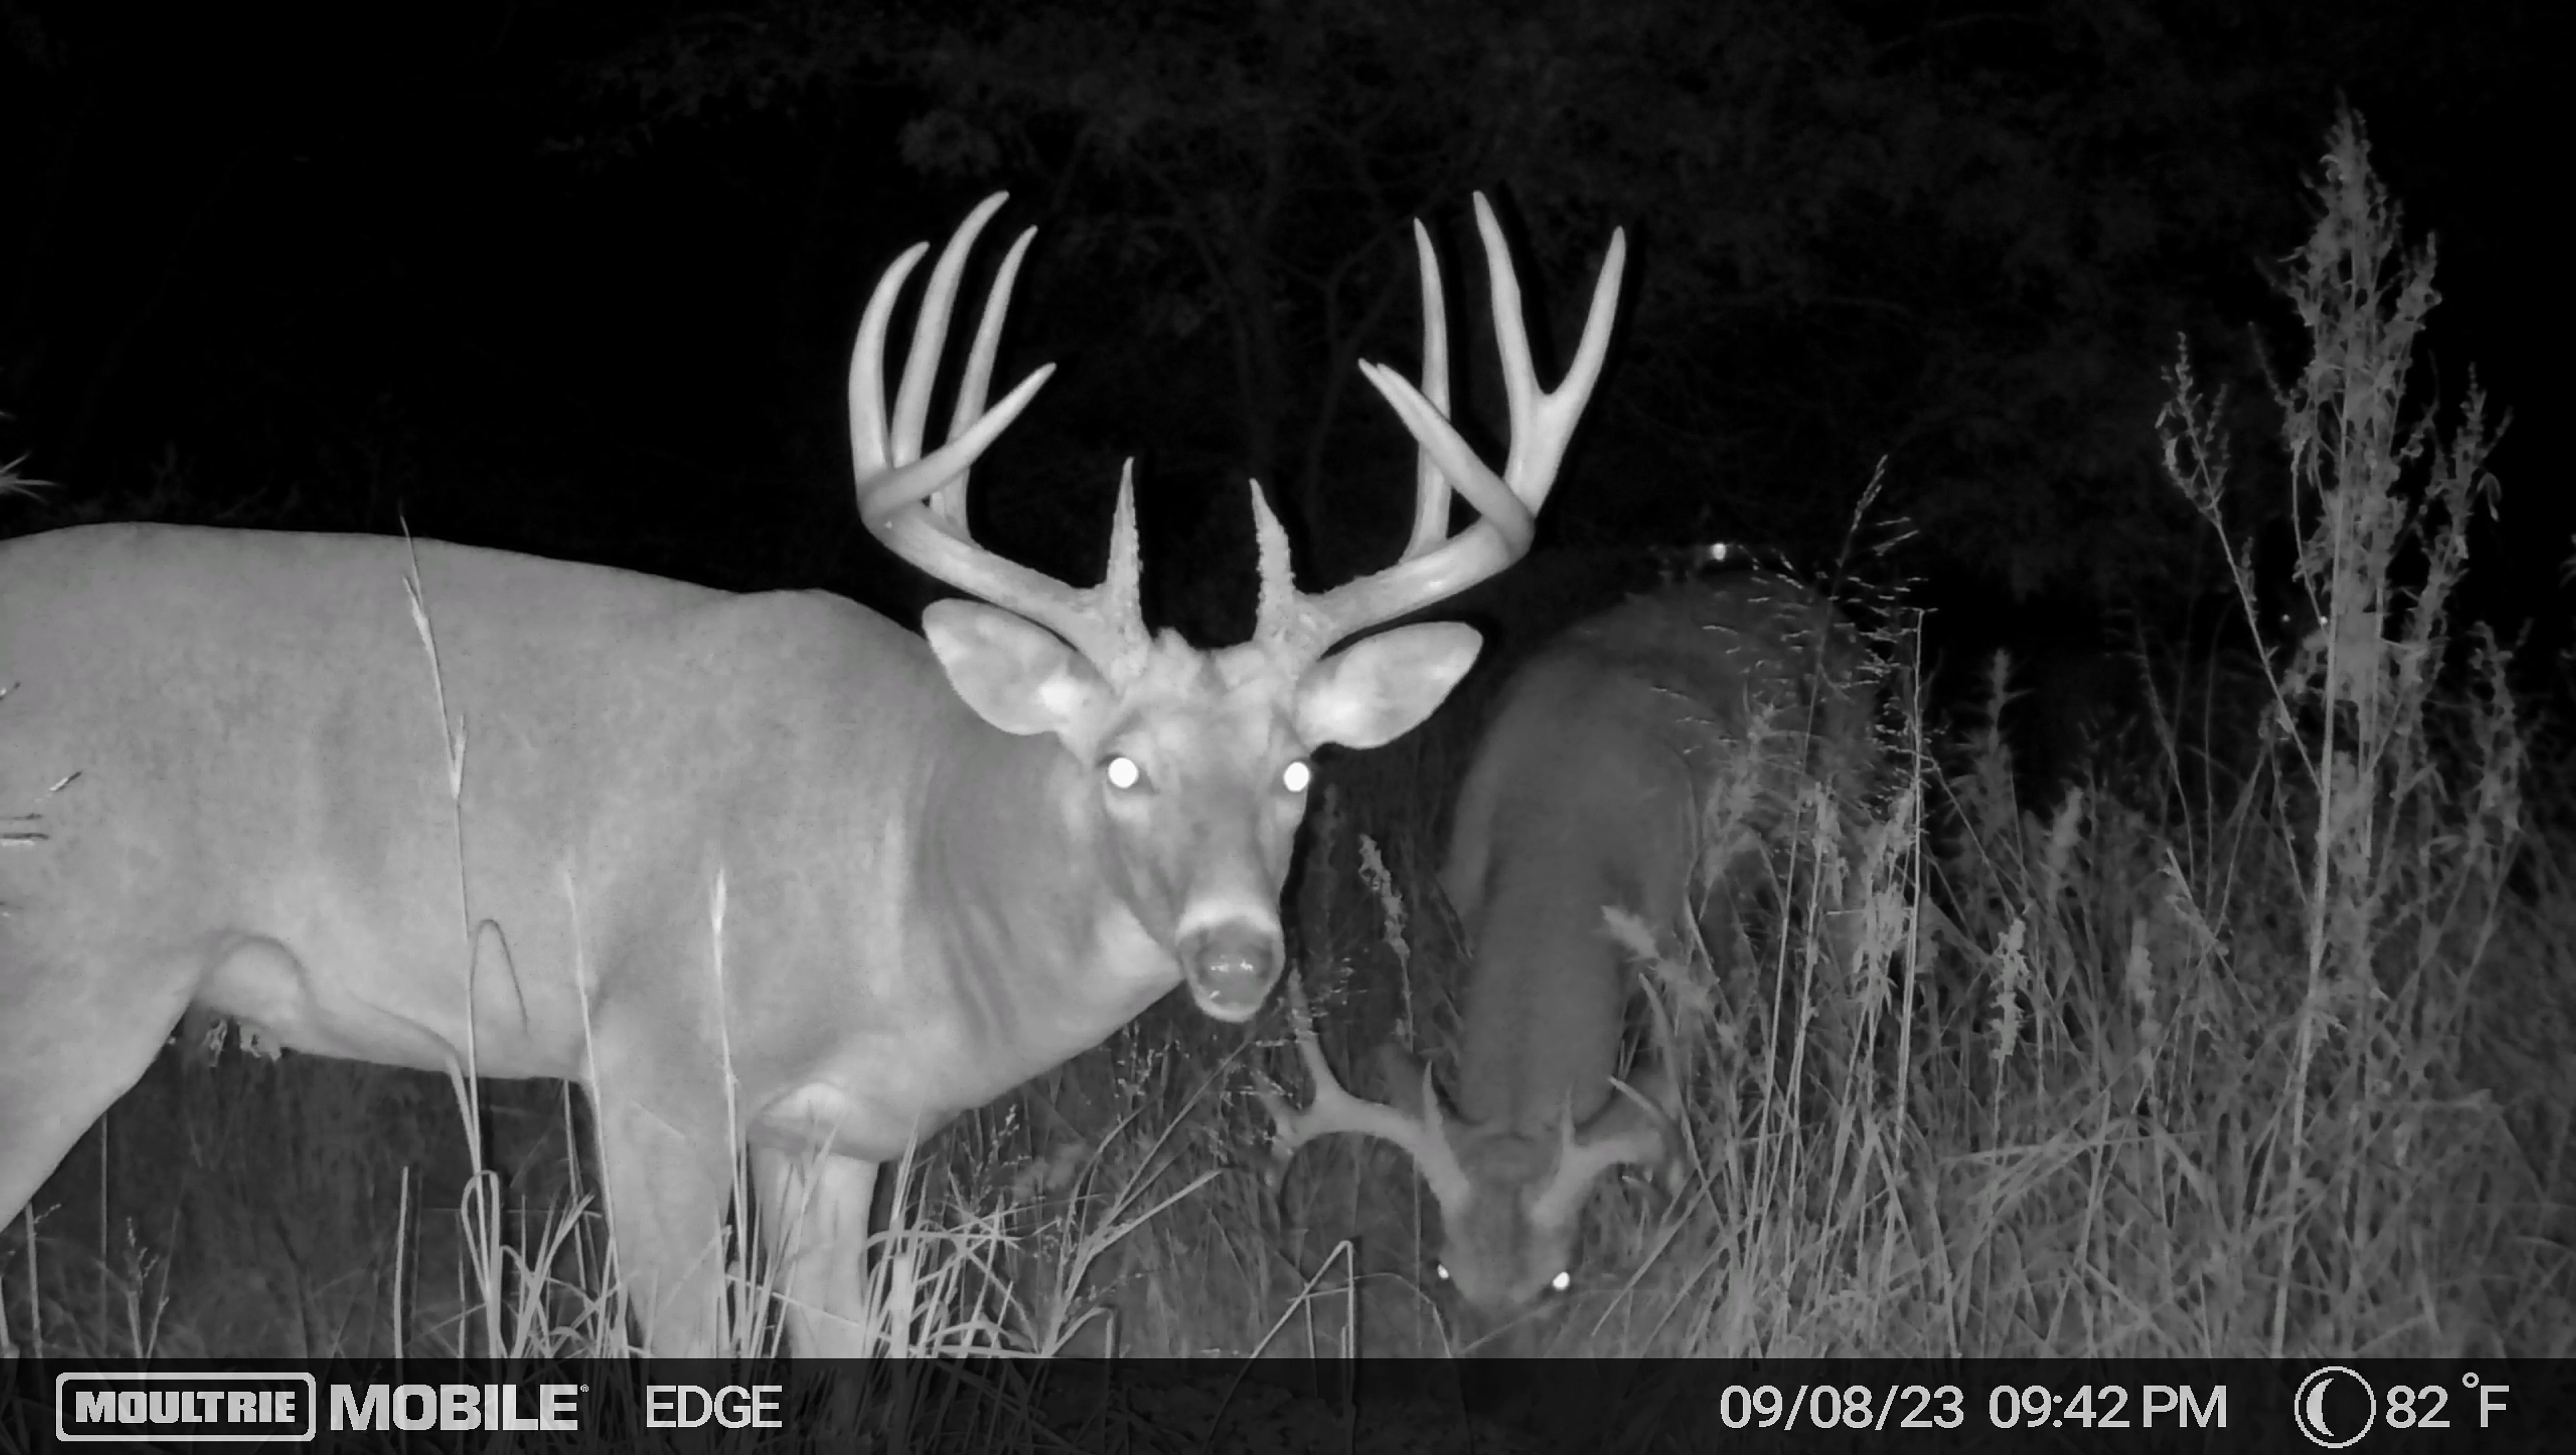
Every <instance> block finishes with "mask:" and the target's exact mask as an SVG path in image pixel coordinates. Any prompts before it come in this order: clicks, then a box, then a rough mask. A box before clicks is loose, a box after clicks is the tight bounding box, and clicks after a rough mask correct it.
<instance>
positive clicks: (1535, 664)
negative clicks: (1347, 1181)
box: [1263, 573, 1870, 1351]
mask: <svg viewBox="0 0 2576 1455" xmlns="http://www.w3.org/2000/svg"><path fill="white" fill-rule="evenodd" d="M1861 662H1862V657H1861V655H1860V648H1859V646H1858V643H1857V642H1856V641H1855V640H1854V638H1853V637H1852V636H1851V634H1850V631H1849V628H1848V627H1847V626H1845V625H1844V624H1843V623H1842V621H1841V619H1840V618H1839V616H1838V615H1837V614H1836V613H1835V612H1834V610H1833V608H1832V606H1831V605H1830V604H1829V603H1827V602H1826V601H1825V600H1824V599H1823V598H1822V597H1820V596H1818V595H1815V594H1814V593H1811V592H1809V591H1807V590H1805V589H1803V588H1801V587H1798V586H1796V585H1793V584H1791V583H1789V582H1787V581H1785V580H1782V579H1780V578H1777V577H1772V576H1767V575H1757V574H1752V573H1738V574H1735V575H1731V576H1725V577H1717V578H1711V579H1706V580H1701V581H1694V582H1686V583H1683V584H1679V585H1674V586H1669V587H1666V588H1664V589H1663V590H1660V591H1657V592H1654V593H1651V594H1648V595H1644V596H1639V597H1635V598H1632V599H1630V600H1629V601H1627V602H1626V603H1624V604H1622V605H1620V606H1617V607H1614V608H1612V609H1611V610H1609V611H1607V612H1604V613H1602V614H1600V615H1598V616H1594V617H1591V618H1588V619H1586V620H1585V621H1583V622H1581V623H1578V624H1577V625H1576V626H1574V627H1573V628H1572V629H1570V630H1568V631H1567V632H1565V633H1564V634H1563V635H1562V636H1560V637H1558V638H1557V639H1556V640H1555V641H1553V642H1551V643H1550V644H1549V645H1548V646H1546V647H1545V648H1544V649H1543V650H1541V651H1540V652H1539V653H1538V654H1537V655H1536V656H1535V657H1533V658H1532V659H1530V661H1529V662H1527V663H1526V664H1525V665H1523V666H1522V667H1521V668H1520V669H1519V671H1517V672H1516V673H1515V674H1514V675H1513V676H1512V678H1511V680H1510V681H1509V682H1508V683H1507V684H1506V686H1505V687H1504V689H1503V692H1502V695H1501V697H1500V699H1499V701H1498V703H1497V705H1496V707H1495V709H1494V712H1493V716H1492V719H1491V721H1490V722H1489V723H1488V725H1487V727H1486V729H1485V734H1484V737H1483V738H1482V740H1481V741H1480V742H1479V743H1478V745H1477V748H1476V753H1475V758H1474V761H1473V764H1472V765H1471V766H1470V767H1469V768H1468V770H1467V778H1466V782H1465V784H1464V786H1463V787H1462V788H1461V790H1460V793H1459V800H1458V808H1457V813H1456V818H1455V820H1454V821H1453V824H1452V827H1451V831H1450V837H1449V855H1448V860H1447V862H1446V863H1445V864H1444V865H1443V866H1442V869H1441V874H1440V882H1441V886H1442V888H1443V890H1444V891H1445V892H1446V893H1447V895H1448V898H1449V902H1450V904H1451V905H1452V907H1454V908H1455V909H1456V911H1457V913H1458V918H1459V922H1460V924H1461V925H1462V926H1464V928H1465V930H1466V933H1467V937H1468V940H1469V942H1470V948H1471V950H1472V952H1473V955H1474V963H1473V966H1472V967H1471V968H1470V970H1469V971H1468V973H1467V978H1466V983H1465V986H1464V990H1463V995H1462V1001H1463V1005H1462V1015H1461V1021H1460V1030H1459V1042H1458V1047H1457V1077H1456V1087H1455V1095H1454V1097H1453V1098H1452V1099H1451V1101H1450V1104H1449V1107H1448V1109H1445V1110H1444V1109H1443V1107H1442V1104H1441V1097H1440V1095H1439V1092H1438V1089H1437V1088H1436V1087H1435V1086H1434V1085H1433V1082H1432V1076H1431V1072H1430V1069H1429V1068H1428V1067H1427V1066H1416V1065H1415V1064H1413V1063H1412V1062H1411V1061H1409V1060H1408V1059H1407V1058H1405V1057H1403V1056H1402V1054H1401V1053H1393V1054H1391V1055H1390V1056H1389V1057H1388V1059H1389V1061H1390V1062H1391V1063H1392V1066H1393V1070H1392V1071H1391V1073H1390V1079H1391V1080H1392V1082H1393V1085H1394V1089H1395V1090H1396V1092H1397V1093H1398V1095H1399V1097H1400V1098H1401V1104H1400V1105H1381V1104H1378V1103H1374V1102H1367V1101H1362V1100H1360V1099H1359V1098H1358V1097H1356V1096H1353V1095H1352V1094H1350V1093H1349V1092H1348V1091H1346V1090H1344V1089H1343V1088H1342V1086H1341V1085H1340V1083H1339V1082H1338V1081H1336V1080H1335V1079H1334V1076H1333V1073H1332V1069H1331V1067H1330V1066H1329V1065H1327V1064H1326V1062H1325V1059H1324V1054H1323V1050H1322V1048H1321V1047H1320V1046H1319V1045H1317V1043H1316V1041H1315V1037H1314V1032H1313V1027H1312V1025H1311V1023H1310V1021H1309V1018H1308V1015H1307V1013H1306V1009H1305V1003H1304V997H1303V995H1302V993H1301V992H1300V991H1299V990H1298V987H1297V985H1296V982H1295V981H1294V980H1292V981H1291V982H1290V985H1289V998H1290V1006H1289V1010H1290V1018H1291V1024H1292V1028H1293V1029H1294V1031H1295V1034H1296V1039H1297V1045H1298V1051H1299V1055H1300V1058H1301V1059H1302V1060H1303V1061H1304V1063H1305V1065H1306V1068H1307V1071H1308V1074H1309V1075H1310V1076H1311V1077H1312V1078H1313V1080H1314V1083H1315V1093H1314V1099H1313V1102H1312V1103H1311V1104H1310V1105H1309V1106H1308V1107H1307V1108H1306V1109H1305V1110H1304V1111H1302V1112H1297V1111H1291V1110H1290V1109H1289V1107H1288V1105H1287V1103H1286V1102H1285V1100H1284V1099H1282V1098H1280V1097H1279V1096H1278V1095H1277V1093H1276V1092H1271V1091H1265V1092H1264V1093H1263V1095H1264V1100H1265V1101H1266V1102H1267V1104H1268V1106H1269V1109H1270V1112H1271V1115H1272V1116H1273V1118H1274V1119H1275V1120H1276V1124H1277V1134H1276V1136H1275V1138H1274V1140H1273V1143H1272V1149H1273V1152H1274V1155H1275V1156H1276V1157H1277V1158H1278V1159H1279V1160H1280V1161H1281V1162H1282V1163H1283V1164H1284V1162H1285V1161H1286V1160H1287V1159H1288V1158H1290V1157H1292V1156H1294V1155H1295V1153H1296V1150H1297V1148H1298V1147H1300V1146H1302V1145H1303V1144H1304V1143H1305V1142H1307V1141H1308V1140H1310V1139H1312V1138H1314V1137H1317V1136H1321V1135H1324V1134H1326V1133H1331V1132H1361V1133H1366V1134H1368V1135H1371V1136H1376V1137H1382V1138H1384V1139H1386V1140H1388V1141H1390V1142H1393V1143H1395V1144H1396V1145H1397V1146H1399V1147H1402V1148H1403V1149H1404V1150H1405V1151H1406V1152H1407V1153H1409V1154H1410V1155H1411V1156H1412V1158H1413V1161H1414V1164H1415V1166H1416V1167H1417V1168H1419V1169H1420V1171H1421V1174H1422V1179H1423V1181H1424V1183H1425V1184H1427V1185H1428V1186H1429V1188H1430V1189H1431V1194H1432V1197H1433V1199H1434V1200H1435V1201H1436V1202H1437V1203H1438V1204H1439V1207H1440V1223H1441V1230H1442V1244H1441V1248H1440V1252H1439V1264H1438V1268H1439V1272H1440V1274H1441V1276H1442V1278H1443V1280H1444V1281H1445V1282H1446V1283H1447V1284H1448V1285H1449V1288H1450V1295H1451V1299H1452V1302H1453V1309H1452V1313H1453V1323H1454V1324H1455V1325H1456V1328H1455V1330H1454V1333H1453V1337H1456V1338H1457V1339H1458V1341H1459V1342H1460V1343H1461V1344H1463V1345H1466V1346H1468V1347H1474V1346H1477V1345H1478V1344H1480V1343H1484V1342H1485V1341H1487V1340H1488V1339H1492V1340H1493V1341H1494V1343H1495V1344H1497V1345H1500V1346H1501V1347H1504V1348H1508V1349H1514V1350H1516V1351H1518V1350H1525V1349H1526V1348H1527V1346H1528V1344H1529V1343H1530V1337H1529V1336H1531V1335H1532V1334H1534V1332H1535V1327H1534V1323H1533V1321H1532V1320H1530V1319H1529V1318H1527V1317H1526V1316H1527V1315H1529V1314H1530V1313H1531V1312H1532V1311H1533V1310H1534V1308H1535V1307H1536V1306H1537V1305H1539V1304H1540V1302H1541V1300H1542V1299H1543V1298H1544V1297H1545V1296H1546V1295H1548V1294H1551V1293H1562V1292H1564V1291H1566V1290H1567V1289H1568V1288H1569V1287H1571V1285H1572V1282H1573V1266H1574V1254H1575V1244H1576V1235H1577V1233H1578V1232H1579V1230H1580V1228H1581V1225H1582V1214H1583V1210H1584V1205H1585V1203H1586V1202H1587V1201H1588V1200H1589V1199H1590V1197H1591V1193H1592V1189H1593V1185H1594V1183H1595V1182H1596V1181H1598V1180H1599V1178H1600V1177H1601V1175H1602V1174H1603V1173H1605V1172H1607V1171H1609V1170H1611V1169H1612V1168H1614V1167H1618V1166H1621V1165H1623V1164H1652V1163H1656V1162H1659V1161H1661V1160H1662V1159H1664V1158H1666V1157H1668V1156H1670V1155H1671V1154H1672V1153H1673V1151H1674V1150H1675V1148H1674V1147H1673V1146H1672V1144H1671V1141H1670V1136H1671V1130H1670V1127H1669V1123H1668V1120H1667V1118H1668V1116H1669V1115H1670V1111H1671V1109H1672V1107H1673V1106H1674V1104H1675V1093H1674V1089H1673V1087H1672V1085H1671V1083H1670V1081H1669V1079H1668V1077H1667V1076H1666V1075H1665V1073H1664V1070H1663V1068H1660V1067H1657V1068H1654V1069H1650V1070H1647V1071H1644V1072H1643V1073H1642V1074H1640V1075H1638V1076H1637V1077H1636V1078H1635V1081H1634V1084H1633V1085H1629V1084H1623V1083H1621V1082H1619V1081H1618V1080H1617V1079H1616V1078H1617V1077H1619V1076H1620V1074H1621V1053H1622V1050H1623V1043H1624V1041H1625V1040H1626V1035H1625V1028H1626V1026H1627V1024H1628V1009H1629V997H1630V994H1631V991H1632V990H1633V989H1634V985H1633V980H1632V971H1631V969H1630V967H1629V965H1628V963H1627V958H1626V952H1625V951H1624V950H1623V949H1622V948H1621V946H1620V944H1619V943H1618V942H1617V941H1616V940H1615V939H1614V938H1613V937H1612V934H1611V932H1610V927H1609V922H1608V919H1607V917H1606V916H1605V914H1604V911H1605V910H1606V909H1617V910H1622V911H1626V912H1628V913H1631V914H1634V915H1636V916H1637V917H1639V918H1640V919H1641V920H1643V921H1644V922H1645V923H1646V924H1647V925H1648V926H1650V927H1651V928H1653V929H1654V930H1655V931H1657V932H1658V933H1659V934H1661V933H1667V932H1671V931H1676V930H1680V929H1681V928H1683V927H1684V926H1685V925H1686V924H1687V923H1688V922H1690V921H1691V920H1693V919H1696V920H1697V921H1698V923H1699V926H1700V928H1701V931H1702V933H1703V934H1704V935H1706V936H1707V938H1708V943H1709V946H1710V949H1711V952H1712V954H1713V955H1714V956H1716V957H1718V958H1719V961H1720V963H1721V964H1723V963H1726V962H1727V961H1728V960H1730V959H1731V958H1732V957H1731V956H1730V955H1729V953H1728V951H1729V947H1730V946H1731V945H1732V943H1733V942H1734V940H1735V936H1736V928H1735V911H1736V909H1737V901H1738V900H1739V898H1740V897H1741V896H1744V895H1747V894H1751V893H1755V892H1759V891H1760V890H1761V889H1762V888H1763V886H1764V883H1765V882H1766V881H1767V879H1768V877H1769V873H1770V868H1769V864H1768V862H1767V861H1768V858H1769V855H1770V853H1771V852H1772V851H1774V850H1776V849H1778V848H1780V847H1782V846H1781V844H1780V842H1779V840H1780V838H1781V837H1782V835H1783V833H1784V832H1786V831H1787V829H1788V827H1789V824H1790V818H1791V812H1792V809H1793V807H1794V806H1795V804H1796V802H1797V798H1798V795H1799V793H1800V791H1801V790H1802V789H1803V788H1804V787H1805V786H1806V785H1808V784H1810V783H1815V782H1819V781H1822V782H1825V783H1827V784H1829V785H1832V786H1834V787H1835V788H1836V789H1837V791H1838V792H1840V793H1842V794H1843V795H1845V801H1846V802H1854V801H1856V795H1857V793H1858V792H1859V790H1860V788H1861V785H1862V780H1863V778H1864V776H1865V773H1866V771H1867V768H1868V764H1869V762H1870V750H1869V746H1868V744H1869V733H1870V723H1869V716H1868V709H1867V706H1866V693H1865V691H1864V690H1863V689H1861V688H1860V686H1859V681H1860V671H1859V669H1860V666H1861ZM1389 1050H1390V1052H1392V1051H1393V1048H1392V1047H1390V1048H1389ZM1498 1335H1499V1336H1505V1337H1501V1338H1497V1337H1496V1336H1498Z"/></svg>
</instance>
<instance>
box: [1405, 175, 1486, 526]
mask: <svg viewBox="0 0 2576 1455" xmlns="http://www.w3.org/2000/svg"><path fill="white" fill-rule="evenodd" d="M1484 202H1485V199H1484V198H1483V197H1481V196H1479V197H1478V198H1477V199H1476V205H1477V206H1479V207H1481V206H1483V205H1484ZM1413 254H1414V257H1415V259H1416V260H1417V261H1418V262H1419V263H1420V264H1421V265H1422V397H1423V400H1424V402H1426V403H1428V404H1429V405H1430V406H1431V407H1432V408H1433V409H1434V410H1437V411H1438V412H1439V414H1440V417H1441V418H1443V419H1446V418H1448V417H1449V305H1448V302H1447V299H1446V297H1445V295H1444V293H1443V290H1442V289H1441V286H1440V255H1439V254H1438V253H1435V252H1433V251H1432V250H1431V229H1429V228H1427V227H1424V226H1423V225H1422V220H1421V219H1420V218H1416V219H1414V222H1413ZM1413 460H1414V463H1413V537H1412V539H1410V540H1408V541H1406V542H1405V543H1404V554H1403V555H1401V556H1398V557H1397V558H1396V559H1397V560H1400V561H1410V560H1412V559H1413V558H1414V557H1416V556H1418V555H1421V554H1422V553H1423V552H1424V551H1427V550H1429V549H1431V548H1432V547H1433V546H1435V545H1438V544H1439V543H1441V542H1442V541H1445V540H1447V539H1449V494H1450V491H1449V477H1448V476H1446V475H1443V474H1441V473H1440V465H1439V462H1437V461H1436V460H1434V459H1432V457H1431V452H1430V451H1428V450H1419V449H1418V450H1415V451H1414V455H1413Z"/></svg>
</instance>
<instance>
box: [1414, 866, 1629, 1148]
mask: <svg viewBox="0 0 2576 1455" xmlns="http://www.w3.org/2000/svg"><path fill="white" fill-rule="evenodd" d="M1498 867H1502V872H1501V873H1499V874H1498V875H1497V878H1496V881H1495V883H1494V884H1493V886H1492V889H1491V891H1490V892H1489V894H1488V896H1487V898H1486V901H1485V910H1484V914H1483V916H1482V918H1481V921H1480V923H1479V924H1478V925H1477V926H1476V938H1477V953H1476V968H1475V971H1474V974H1473V976H1472V977H1471V978H1470V980H1469V982H1468V986H1467V992H1466V997H1465V1001H1466V1004H1465V1007H1464V1009H1465V1017H1464V1020H1465V1024H1464V1026H1463V1028H1462V1029H1463V1041H1462V1044H1461V1047H1460V1052H1459V1060H1458V1096H1457V1102H1458V1111H1459V1113H1460V1115H1462V1116H1464V1117H1465V1118H1467V1119H1468V1120H1469V1121H1472V1122H1475V1123H1477V1124H1478V1125H1479V1126H1481V1127H1484V1128H1487V1129H1489V1130H1492V1131H1500V1130H1501V1129H1503V1128H1505V1127H1509V1128H1511V1129H1512V1130H1514V1131H1516V1132H1519V1133H1523V1134H1525V1135H1531V1136H1539V1135H1544V1136H1547V1137H1550V1138H1552V1137H1553V1136H1554V1135H1555V1134H1556V1133H1557V1132H1558V1130H1559V1126H1560V1121H1561V1119H1562V1118H1563V1116H1564V1115H1565V1113H1566V1109H1567V1107H1568V1104H1569V1101H1570V1103H1571V1106H1572V1110H1573V1114H1574V1120H1575V1124H1576V1125H1577V1126H1581V1125H1582V1124H1583V1123H1585V1122H1587V1121H1589V1120H1590V1119H1591V1118H1592V1117H1593V1116H1594V1115H1595V1114H1597V1113H1598V1112H1599V1111H1600V1110H1601V1108H1602V1106H1603V1105H1604V1104H1605V1103H1606V1102H1607V1101H1608V1100H1609V1097H1610V1094H1611V1093H1610V1076H1611V1074H1612V1072H1613V1071H1614V1070H1615V1069H1616V1065H1617V1060H1618V1054H1619V1037H1620V1032H1621V1029H1622V1027H1623V1025H1624V1024H1625V1020H1626V1015H1627V999H1628V968H1627V964H1626V959H1625V956H1624V954H1623V952H1622V951H1621V950H1620V948H1619V946H1618V945H1617V944H1616V943H1615V942H1613V941H1612V940H1611V939H1610V937H1609V934H1608V932H1607V931H1606V929H1605V928H1604V925H1603V920H1602V916H1601V907H1602V906H1603V905H1604V904H1616V905H1619V906H1620V907H1622V908H1625V909H1629V910H1631V911H1633V910H1635V909H1636V908H1637V906H1636V904H1635V902H1634V901H1635V898H1636V896H1635V895H1634V894H1633V893H1621V892H1620V891H1619V890H1618V888H1617V887H1616V886H1613V885H1610V884H1607V883H1605V882H1603V881H1602V879H1601V878H1600V876H1596V875H1590V874H1582V873H1577V874H1574V875H1571V876H1566V875H1563V874H1562V873H1559V874H1556V875H1544V874H1537V873H1532V874H1528V875H1516V874H1512V873H1510V872H1509V869H1508V867H1507V866H1498ZM1557 867H1558V868H1560V869H1562V867H1563V866H1557ZM1515 881H1518V882H1515Z"/></svg>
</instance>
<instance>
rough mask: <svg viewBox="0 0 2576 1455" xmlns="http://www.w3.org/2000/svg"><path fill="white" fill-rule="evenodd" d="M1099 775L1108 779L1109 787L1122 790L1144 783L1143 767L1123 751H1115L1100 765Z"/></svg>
mask: <svg viewBox="0 0 2576 1455" xmlns="http://www.w3.org/2000/svg"><path fill="white" fill-rule="evenodd" d="M1100 775H1101V776H1102V777H1104V778H1106V779H1108V780H1109V786H1110V787H1112V788H1116V789H1119V790H1122V791H1124V790H1128V789H1133V788H1136V787H1138V786H1139V785H1141V784H1143V783H1144V781H1145V768H1144V765H1143V764H1141V763H1138V762H1137V761H1136V760H1135V759H1133V758H1130V757H1128V756H1127V755H1126V754H1125V753H1116V754H1112V755H1111V756H1110V759H1109V761H1108V762H1106V763H1103V764H1101V765H1100Z"/></svg>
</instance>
